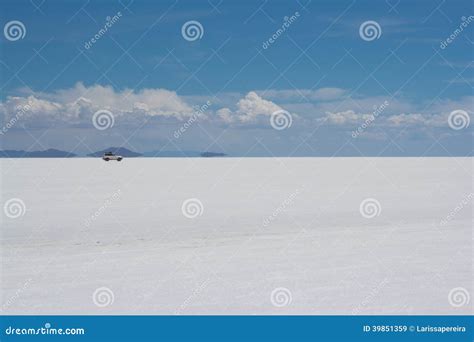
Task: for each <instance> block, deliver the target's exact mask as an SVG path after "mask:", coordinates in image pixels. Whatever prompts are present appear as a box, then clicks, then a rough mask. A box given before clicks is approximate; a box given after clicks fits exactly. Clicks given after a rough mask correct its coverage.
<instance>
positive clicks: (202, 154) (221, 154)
mask: <svg viewBox="0 0 474 342" xmlns="http://www.w3.org/2000/svg"><path fill="white" fill-rule="evenodd" d="M225 156H227V154H225V153H218V152H202V153H201V157H204V158H211V157H225Z"/></svg>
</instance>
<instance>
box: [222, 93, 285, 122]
mask: <svg viewBox="0 0 474 342" xmlns="http://www.w3.org/2000/svg"><path fill="white" fill-rule="evenodd" d="M279 110H282V108H281V107H280V106H278V105H277V104H275V103H273V102H271V101H268V100H265V99H263V98H261V97H260V96H259V95H258V94H257V93H256V92H253V91H251V92H249V93H248V94H247V95H245V97H244V98H242V99H240V100H239V101H238V102H237V105H236V109H235V110H234V111H232V110H231V109H229V108H222V109H219V110H218V111H217V116H218V117H219V118H220V119H221V120H222V121H224V122H225V123H229V124H230V123H240V124H255V123H257V122H258V119H259V118H263V117H267V118H268V117H270V116H271V115H272V113H274V112H276V111H279Z"/></svg>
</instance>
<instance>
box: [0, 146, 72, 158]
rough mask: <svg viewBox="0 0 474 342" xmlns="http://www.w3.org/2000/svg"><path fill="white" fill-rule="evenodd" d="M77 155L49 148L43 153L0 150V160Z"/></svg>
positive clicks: (70, 156)
mask: <svg viewBox="0 0 474 342" xmlns="http://www.w3.org/2000/svg"><path fill="white" fill-rule="evenodd" d="M76 156H77V155H76V154H74V153H71V152H65V151H60V150H56V149H54V148H50V149H48V150H45V151H22V150H19V151H17V150H0V158H72V157H76Z"/></svg>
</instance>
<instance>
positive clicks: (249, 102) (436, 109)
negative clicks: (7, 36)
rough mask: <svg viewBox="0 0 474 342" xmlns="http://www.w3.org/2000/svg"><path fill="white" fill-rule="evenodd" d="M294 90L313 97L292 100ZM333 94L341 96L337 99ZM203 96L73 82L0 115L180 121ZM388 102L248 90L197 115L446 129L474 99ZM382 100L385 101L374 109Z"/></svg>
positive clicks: (48, 122) (250, 121) (29, 121)
mask: <svg viewBox="0 0 474 342" xmlns="http://www.w3.org/2000/svg"><path fill="white" fill-rule="evenodd" d="M298 92H303V93H304V94H306V96H307V97H308V99H309V98H311V99H312V100H309V101H301V100H300V101H296V102H292V101H293V100H294V99H295V97H296V96H298ZM18 94H21V95H22V96H19V95H18ZM263 94H265V95H263ZM341 97H343V98H341ZM338 98H341V99H340V100H336V99H338ZM205 100H209V99H207V98H206V99H205ZM205 100H203V97H199V96H194V97H193V96H180V95H178V94H177V93H176V92H174V91H170V90H167V89H142V90H138V91H135V90H132V89H124V90H115V89H113V88H112V87H110V86H102V85H92V86H85V85H84V84H82V83H77V84H76V85H75V86H73V87H71V88H67V89H61V90H56V91H53V92H49V93H44V92H32V91H28V90H19V91H18V92H17V94H16V95H15V96H8V97H7V98H6V99H5V100H3V101H2V102H0V119H2V118H3V122H8V121H9V120H11V118H16V119H18V117H19V116H21V124H20V125H25V126H28V127H45V126H47V127H51V126H52V124H54V125H63V126H73V127H91V119H92V117H93V115H94V113H95V112H96V111H98V110H103V109H105V110H109V111H111V112H112V113H113V115H114V118H115V120H116V122H117V123H125V124H130V125H140V124H141V123H143V122H144V120H147V121H150V122H158V123H160V122H162V121H161V120H165V121H166V123H168V122H169V121H171V122H176V123H179V122H183V121H187V120H189V118H191V117H195V116H196V115H197V114H196V112H197V110H196V108H195V107H196V106H198V107H199V106H200V105H202V104H203V103H205V102H206V101H205ZM388 100H389V102H388V101H387V98H384V97H364V96H360V95H358V96H357V97H349V96H348V95H347V91H345V90H343V89H341V88H320V89H316V90H304V89H303V90H268V91H265V92H259V91H251V92H249V93H247V94H246V95H244V96H242V95H241V97H240V98H239V97H238V94H235V93H229V94H222V96H219V99H212V103H213V105H212V106H210V108H206V110H205V111H199V114H198V115H197V117H198V118H199V120H200V121H201V122H202V121H205V122H206V123H209V124H216V125H222V124H224V125H228V126H236V127H255V126H256V125H259V126H261V127H262V128H264V127H266V128H269V129H270V126H269V125H268V123H269V119H270V117H271V115H272V113H274V112H277V111H281V110H287V111H289V112H290V113H291V115H292V120H293V122H295V121H296V120H299V121H301V122H304V123H305V126H306V127H311V125H312V124H318V125H319V124H324V125H332V126H339V127H341V128H343V129H344V128H347V129H349V130H351V129H353V128H354V126H356V127H357V126H358V125H360V124H362V123H364V122H367V121H371V124H373V125H374V126H379V127H393V128H397V127H401V126H403V127H407V126H413V127H447V118H448V116H449V113H450V112H451V111H453V110H456V109H463V110H468V108H472V105H473V103H474V97H472V96H470V97H464V98H461V99H457V100H449V99H444V100H443V99H439V100H437V102H436V103H429V104H427V105H426V106H425V105H424V104H422V106H421V108H422V109H423V110H419V108H420V105H419V104H418V107H417V106H415V105H413V104H412V103H410V102H409V101H403V100H402V99H388ZM384 103H387V105H386V106H385V105H384V106H383V108H382V109H381V110H378V109H380V108H381V106H382V105H383V104H384ZM23 108H27V110H23ZM18 113H21V115H19V114H18ZM296 113H298V114H296ZM374 118H375V120H374ZM15 121H17V120H15ZM117 126H120V125H117ZM124 126H125V125H124ZM91 128H92V127H91Z"/></svg>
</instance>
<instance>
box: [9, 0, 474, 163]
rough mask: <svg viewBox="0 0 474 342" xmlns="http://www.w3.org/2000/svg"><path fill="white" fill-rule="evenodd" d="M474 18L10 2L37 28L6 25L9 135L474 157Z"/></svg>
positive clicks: (453, 13) (390, 7) (332, 9)
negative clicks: (14, 29)
mask: <svg viewBox="0 0 474 342" xmlns="http://www.w3.org/2000/svg"><path fill="white" fill-rule="evenodd" d="M472 15H474V13H473V3H472V2H471V1H451V2H447V1H446V2H444V1H303V0H301V1H294V2H293V1H225V0H224V1H217V0H214V1H159V2H157V1H137V0H135V1H100V2H99V1H68V2H59V1H48V0H45V1H39V0H38V1H31V2H30V1H2V3H1V11H0V18H1V23H2V26H3V27H4V29H5V28H6V27H7V26H8V23H11V22H12V21H19V22H21V24H23V26H24V31H25V32H23V33H24V36H23V37H22V38H20V39H15V37H13V39H12V37H11V36H10V37H7V36H8V34H7V33H6V32H4V34H3V35H2V36H1V38H0V39H1V41H0V42H1V50H0V61H1V63H0V70H1V82H0V85H1V89H2V90H1V96H0V100H1V101H2V102H1V107H0V116H1V119H2V120H3V122H4V124H3V129H2V132H1V134H0V139H1V144H2V147H3V148H4V149H29V150H38V149H44V148H59V149H65V150H74V151H76V152H77V153H88V152H90V151H91V150H98V149H102V148H106V147H108V146H124V147H127V148H130V149H134V150H138V151H142V152H143V151H150V150H180V149H182V150H196V149H197V150H202V151H204V150H210V151H218V152H224V153H227V154H230V155H234V156H241V155H242V156H244V155H245V156H333V155H335V156H343V155H354V156H361V155H363V156H365V155H382V156H388V155H410V156H411V155H415V156H422V155H447V156H449V155H460V156H463V155H472V133H473V132H472V126H471V125H470V124H469V123H470V122H469V121H470V118H471V117H472V108H473V96H472V89H473V85H474V77H473V70H474V69H473V68H474V63H473V42H474V35H473V27H474V24H473V23H472V22H473V21H474V18H473V17H472ZM114 16H115V19H112V21H113V22H112V23H111V24H110V26H109V27H107V29H106V31H104V27H105V25H106V22H107V19H106V18H107V17H109V18H113V17H114ZM285 18H286V24H285ZM190 21H193V22H197V23H198V24H199V25H200V27H198V30H199V31H200V32H199V35H198V36H199V37H197V38H198V39H196V40H193V38H194V37H191V38H190V37H188V38H189V39H185V38H186V37H184V36H183V33H182V28H183V25H185V23H187V22H190ZM364 23H367V25H369V28H370V27H372V28H374V29H375V31H376V32H375V36H365V34H364V33H361V31H360V28H361V25H362V26H363V25H364ZM373 23H375V26H374V24H373ZM201 28H202V30H201ZM20 29H21V28H20ZM101 29H102V33H101ZM369 33H370V32H369ZM94 36H96V37H98V39H96V41H95V42H92V39H93V38H94ZM450 36H451V39H450V42H446V40H447V38H448V37H450ZM272 37H273V41H272V42H271V41H270V40H271V38H272ZM8 38H10V39H8ZM372 38H373V39H372ZM443 42H444V43H443ZM86 45H87V46H86ZM25 106H26V107H25ZM19 108H20V109H19ZM21 108H23V110H22V109H21ZM104 111H105V113H106V114H107V115H109V118H110V117H111V118H112V119H111V120H112V121H113V124H111V123H109V124H107V127H105V129H103V128H104V127H100V129H98V128H97V125H94V123H95V122H94V120H95V118H97V115H101V114H103V113H104ZM453 112H454V113H453ZM96 113H98V114H97V115H95V116H94V114H96ZM452 113H453V114H452ZM450 114H452V115H450ZM279 116H282V117H283V119H286V124H285V122H283V124H284V125H285V126H284V127H276V128H277V129H276V128H275V127H274V126H275V122H276V121H272V120H273V119H272V118H278V117H279ZM454 118H457V120H460V122H461V128H460V127H455V128H453V123H452V121H453V120H454ZM450 120H451V122H450ZM272 122H273V123H274V125H272ZM289 122H291V125H289ZM450 123H451V125H450ZM109 126H110V127H109ZM287 126H288V127H287Z"/></svg>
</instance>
